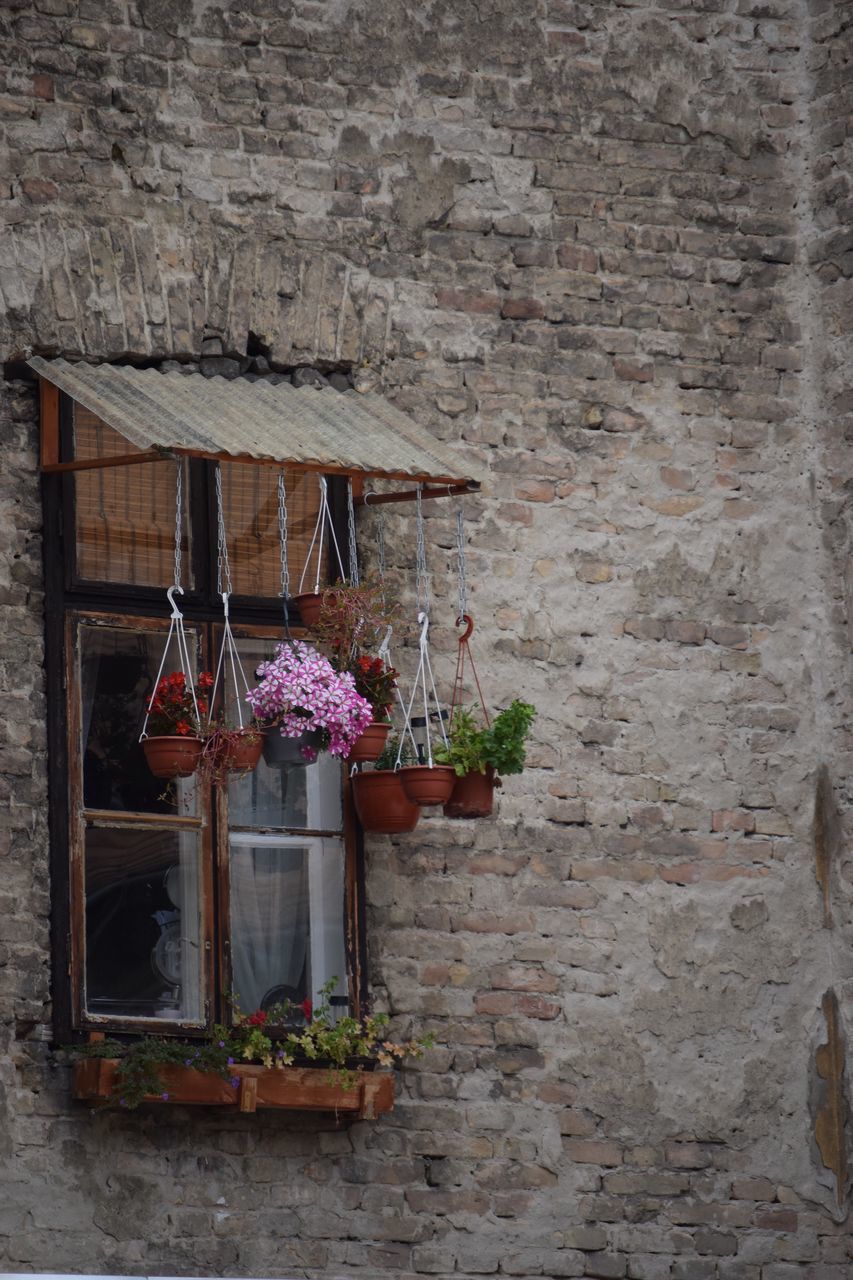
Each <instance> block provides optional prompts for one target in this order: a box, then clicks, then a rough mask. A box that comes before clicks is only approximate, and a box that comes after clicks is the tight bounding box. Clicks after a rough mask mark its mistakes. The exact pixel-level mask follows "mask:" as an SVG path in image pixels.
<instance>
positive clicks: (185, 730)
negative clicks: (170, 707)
mask: <svg viewBox="0 0 853 1280" xmlns="http://www.w3.org/2000/svg"><path fill="white" fill-rule="evenodd" d="M190 732H191V730H190V726H189V725H188V724H187V722H186V720H179V721H178V723H177V724H176V725H175V733H179V734H181V736H182V737H187V735H188V734H189V733H190Z"/></svg>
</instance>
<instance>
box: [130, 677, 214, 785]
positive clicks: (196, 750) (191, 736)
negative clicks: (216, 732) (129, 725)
mask: <svg viewBox="0 0 853 1280" xmlns="http://www.w3.org/2000/svg"><path fill="white" fill-rule="evenodd" d="M212 685H213V676H212V675H211V674H210V672H209V671H202V672H201V674H200V675H199V678H198V681H197V682H196V685H195V701H194V700H193V691H192V689H191V688H190V687H189V686H188V684H187V678H186V676H185V674H184V672H183V671H172V672H170V673H169V674H168V675H165V676H162V677H161V679H160V680H159V681H158V682H157V688H156V689H155V690H154V692H153V694H152V695H151V697H150V699H149V701H148V706H147V712H148V722H147V725H146V732H145V736H144V737H143V739H142V750H143V751H144V752H145V759H146V762H147V764H148V768H149V769H150V770H151V772H152V773H153V774H154V776H155V778H189V777H191V776H192V774H194V773H195V771H196V769H197V768H198V765H199V761H200V759H201V753H202V747H203V740H202V736H201V725H200V724H199V720H198V716H202V715H204V714H205V713H206V711H207V705H208V703H207V698H208V694H209V692H210V689H211V687H212ZM196 709H197V711H198V715H197V714H196Z"/></svg>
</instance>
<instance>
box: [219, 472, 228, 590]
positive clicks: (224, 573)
mask: <svg viewBox="0 0 853 1280" xmlns="http://www.w3.org/2000/svg"><path fill="white" fill-rule="evenodd" d="M216 590H217V591H218V592H219V594H220V595H222V593H223V591H224V592H225V593H226V594H227V595H229V596H230V595H231V566H230V565H229V563H228V543H227V542H226V540H225V517H224V515H223V502H222V468H221V467H220V465H219V463H218V462H217V464H216Z"/></svg>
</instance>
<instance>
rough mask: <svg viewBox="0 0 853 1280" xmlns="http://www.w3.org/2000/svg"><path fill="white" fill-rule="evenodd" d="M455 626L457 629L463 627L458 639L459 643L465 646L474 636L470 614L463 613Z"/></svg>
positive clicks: (472, 620)
mask: <svg viewBox="0 0 853 1280" xmlns="http://www.w3.org/2000/svg"><path fill="white" fill-rule="evenodd" d="M456 625H457V627H461V626H464V627H465V630H464V632H463V634H462V635H461V636H460V637H459V643H460V644H467V643H468V641H469V640H470V639H471V636H472V635H473V634H474V619H473V618H472V617H471V615H470V613H463V614H462V617H461V618H457V619H456Z"/></svg>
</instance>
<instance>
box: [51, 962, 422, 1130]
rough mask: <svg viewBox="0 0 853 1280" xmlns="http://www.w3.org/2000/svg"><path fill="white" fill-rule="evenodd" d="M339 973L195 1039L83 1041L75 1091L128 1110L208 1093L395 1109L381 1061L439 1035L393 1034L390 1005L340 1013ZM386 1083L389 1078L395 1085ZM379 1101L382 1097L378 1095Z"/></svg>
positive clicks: (244, 1101)
mask: <svg viewBox="0 0 853 1280" xmlns="http://www.w3.org/2000/svg"><path fill="white" fill-rule="evenodd" d="M336 985H337V979H336V978H332V979H331V980H330V982H328V983H327V984H326V985H325V986H324V987H323V988H322V990H321V993H320V1002H319V1003H318V1004H317V1006H312V1003H311V1001H310V1000H304V1001H302V1002H301V1004H299V1005H293V1004H291V1003H290V1002H289V1001H286V1002H284V1003H283V1004H281V1005H276V1006H275V1007H273V1008H271V1009H257V1010H255V1012H254V1013H251V1014H248V1015H243V1014H240V1013H239V1011H237V1014H236V1017H235V1020H234V1025H233V1026H232V1027H224V1026H215V1027H214V1028H213V1029H212V1032H211V1034H210V1036H209V1037H206V1038H204V1039H201V1040H198V1039H197V1040H194V1041H191V1042H188V1041H185V1040H178V1039H166V1038H163V1037H160V1036H144V1037H141V1038H139V1039H137V1040H134V1041H132V1042H121V1043H120V1042H117V1041H110V1040H105V1039H104V1040H100V1041H95V1042H94V1043H90V1044H88V1045H74V1046H71V1047H70V1052H71V1053H72V1055H73V1056H74V1058H75V1059H76V1061H75V1072H74V1074H75V1095H76V1096H77V1097H78V1098H84V1099H87V1100H89V1101H93V1102H96V1103H100V1104H101V1105H112V1106H118V1107H122V1108H126V1109H128V1110H132V1109H133V1108H135V1107H138V1106H139V1105H140V1103H142V1102H172V1103H196V1104H198V1103H208V1104H211V1105H229V1104H230V1105H231V1106H237V1107H239V1109H240V1110H241V1111H254V1110H255V1108H256V1107H257V1106H270V1107H291V1108H296V1109H301V1110H314V1109H316V1110H326V1109H329V1110H336V1111H344V1112H347V1111H348V1112H352V1113H355V1114H357V1115H365V1114H370V1115H372V1114H374V1111H383V1110H390V1109H391V1106H393V1077H391V1076H389V1075H387V1074H385V1073H384V1072H381V1071H380V1072H379V1073H377V1074H378V1075H379V1079H377V1080H375V1084H374V1087H372V1088H368V1087H367V1086H368V1084H373V1081H371V1076H370V1072H371V1070H372V1069H373V1068H375V1067H379V1068H383V1067H391V1066H395V1065H397V1064H398V1063H399V1062H400V1061H401V1060H402V1059H403V1058H405V1057H420V1056H421V1054H422V1053H423V1051H424V1049H426V1048H429V1047H430V1045H431V1044H432V1040H431V1037H429V1036H424V1037H423V1038H421V1039H417V1040H409V1041H405V1042H402V1043H398V1042H396V1041H392V1040H390V1039H389V1038H388V1036H387V1032H386V1027H387V1025H388V1015H387V1014H383V1013H377V1014H372V1015H367V1016H366V1017H364V1018H353V1017H350V1016H345V1017H343V1018H336V1017H335V1016H334V1014H333V1012H332V1010H331V1006H330V1003H329V998H330V993H331V991H332V990H333V989H334V988H335V986H336ZM387 1086H390V1088H389V1087H387ZM377 1104H378V1105H377Z"/></svg>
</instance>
